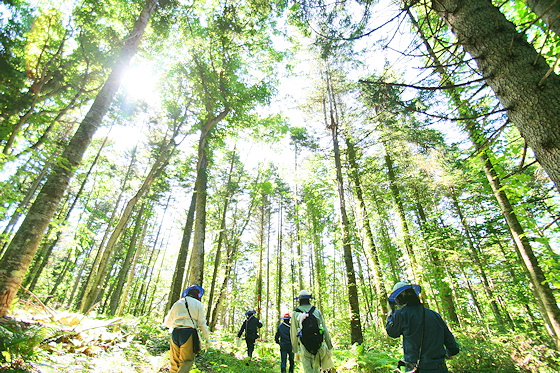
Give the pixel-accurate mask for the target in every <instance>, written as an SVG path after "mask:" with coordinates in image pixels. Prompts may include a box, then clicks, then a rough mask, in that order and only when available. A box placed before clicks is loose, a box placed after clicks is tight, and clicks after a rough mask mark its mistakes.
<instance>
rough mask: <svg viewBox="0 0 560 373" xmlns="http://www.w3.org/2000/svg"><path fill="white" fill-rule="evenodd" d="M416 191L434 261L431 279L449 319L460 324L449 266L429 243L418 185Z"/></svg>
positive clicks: (425, 239) (426, 240)
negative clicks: (448, 271)
mask: <svg viewBox="0 0 560 373" xmlns="http://www.w3.org/2000/svg"><path fill="white" fill-rule="evenodd" d="M412 189H413V191H414V197H415V199H416V201H415V205H416V211H417V215H418V222H419V225H420V230H421V232H422V238H423V241H424V245H425V246H424V249H425V251H426V253H427V254H428V257H429V258H430V261H431V262H432V268H431V276H430V277H431V279H432V280H434V281H435V286H434V287H435V288H436V289H437V290H438V297H439V299H440V303H441V305H442V306H443V309H444V310H445V313H444V314H445V315H446V316H447V319H448V320H449V321H450V322H451V323H453V324H455V325H459V316H458V315H457V309H456V306H455V299H454V297H453V292H452V290H451V286H450V285H449V283H448V282H447V281H446V277H447V276H446V275H447V273H446V272H447V271H446V269H447V267H446V264H445V260H442V259H441V257H440V254H439V252H438V251H437V249H435V248H434V247H432V246H431V245H429V244H428V242H429V240H430V236H429V229H428V227H427V226H428V224H429V222H428V218H427V217H426V212H425V211H424V206H423V205H422V203H421V202H420V192H419V191H418V189H417V188H416V187H412Z"/></svg>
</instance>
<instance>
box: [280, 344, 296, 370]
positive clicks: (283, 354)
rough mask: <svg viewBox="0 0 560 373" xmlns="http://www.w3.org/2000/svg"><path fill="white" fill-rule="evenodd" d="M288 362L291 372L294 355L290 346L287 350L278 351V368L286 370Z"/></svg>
mask: <svg viewBox="0 0 560 373" xmlns="http://www.w3.org/2000/svg"><path fill="white" fill-rule="evenodd" d="M288 360H290V368H291V370H293V367H294V353H293V352H292V346H290V347H289V348H288V349H280V368H282V369H286V366H287V365H288Z"/></svg>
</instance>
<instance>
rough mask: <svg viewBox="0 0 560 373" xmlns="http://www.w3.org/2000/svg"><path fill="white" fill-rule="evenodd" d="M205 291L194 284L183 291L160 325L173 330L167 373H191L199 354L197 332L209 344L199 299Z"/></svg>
mask: <svg viewBox="0 0 560 373" xmlns="http://www.w3.org/2000/svg"><path fill="white" fill-rule="evenodd" d="M202 294H204V289H203V288H202V287H200V286H197V285H193V286H191V287H189V288H187V289H185V290H184V291H183V293H182V294H181V299H179V300H178V301H177V302H175V304H173V306H172V307H171V309H170V310H169V313H168V314H167V316H166V317H165V321H164V323H163V325H165V326H166V327H168V328H170V329H172V332H171V343H170V353H169V359H170V360H171V369H169V372H170V373H188V372H190V370H191V368H192V366H193V362H194V357H195V355H196V354H197V353H198V352H199V351H200V349H201V348H200V338H199V336H198V331H197V329H199V330H200V332H201V333H202V336H203V337H204V340H205V341H206V343H208V337H209V334H208V326H207V325H206V316H205V315H204V307H203V306H202V303H200V297H202Z"/></svg>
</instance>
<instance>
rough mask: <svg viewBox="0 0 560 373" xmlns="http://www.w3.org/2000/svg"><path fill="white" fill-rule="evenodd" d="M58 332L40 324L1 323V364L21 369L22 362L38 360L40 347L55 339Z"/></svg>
mask: <svg viewBox="0 0 560 373" xmlns="http://www.w3.org/2000/svg"><path fill="white" fill-rule="evenodd" d="M56 331H57V329H56V328H53V327H45V326H42V325H39V324H25V323H17V322H10V321H7V322H2V323H0V363H8V364H9V366H11V367H12V369H20V368H21V367H22V364H21V362H22V361H30V360H36V359H37V358H38V356H39V354H38V347H39V346H40V345H41V343H42V342H44V341H45V340H46V339H48V338H50V337H53V336H54V335H55V334H56ZM16 371H17V370H16Z"/></svg>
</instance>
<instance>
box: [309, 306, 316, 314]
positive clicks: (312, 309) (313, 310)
mask: <svg viewBox="0 0 560 373" xmlns="http://www.w3.org/2000/svg"><path fill="white" fill-rule="evenodd" d="M316 309H317V308H315V306H313V307H311V309H310V310H309V312H308V314H309V315H311V314H312V313H313V312H315V310H316Z"/></svg>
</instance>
